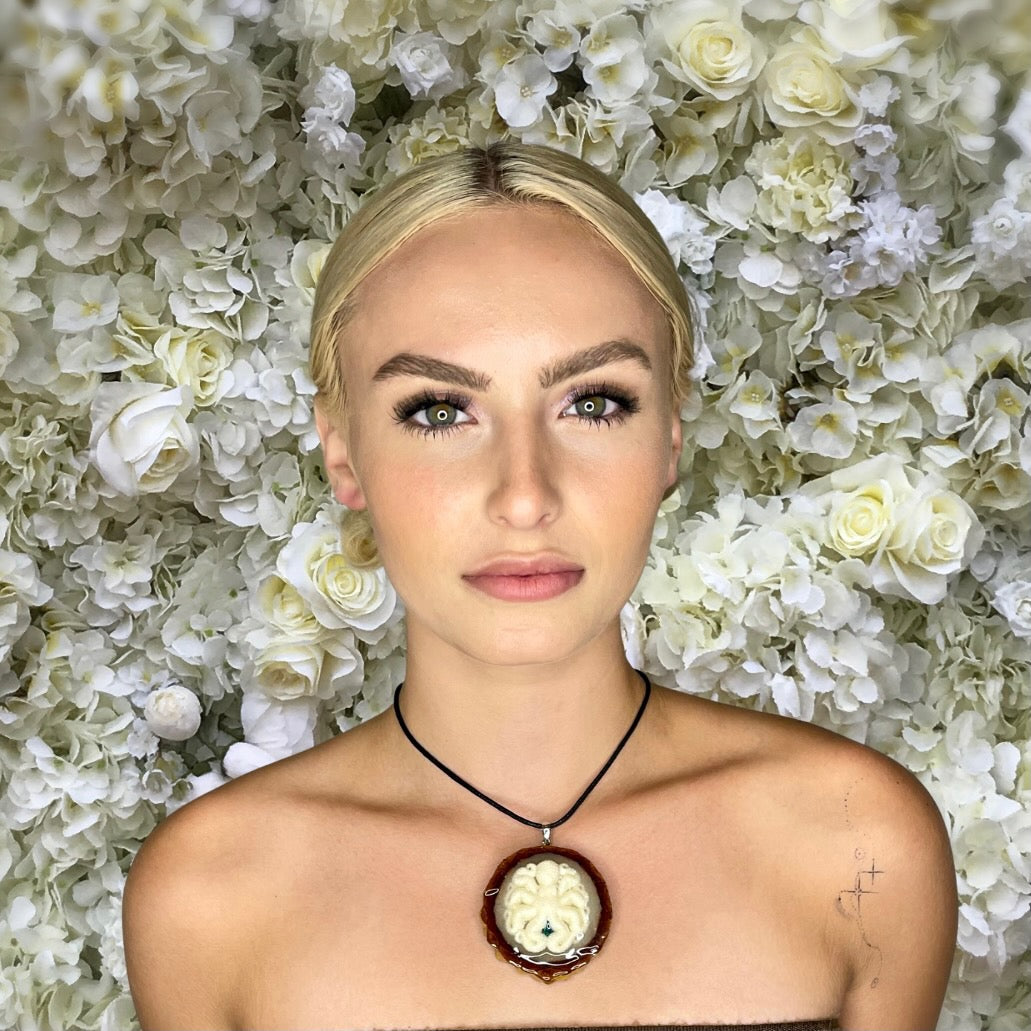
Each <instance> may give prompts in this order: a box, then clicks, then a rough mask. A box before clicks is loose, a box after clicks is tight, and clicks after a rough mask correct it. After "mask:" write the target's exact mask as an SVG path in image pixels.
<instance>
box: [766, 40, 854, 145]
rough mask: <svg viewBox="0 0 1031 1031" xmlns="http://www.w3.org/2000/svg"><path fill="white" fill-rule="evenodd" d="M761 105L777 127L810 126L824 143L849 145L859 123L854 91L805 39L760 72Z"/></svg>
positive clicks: (780, 52)
mask: <svg viewBox="0 0 1031 1031" xmlns="http://www.w3.org/2000/svg"><path fill="white" fill-rule="evenodd" d="M763 101H764V103H765V105H766V111H767V113H768V114H769V116H770V119H771V120H772V121H773V122H774V123H775V124H777V125H779V126H780V127H781V128H784V129H791V128H801V127H805V126H809V127H811V128H812V130H813V132H816V133H818V134H819V135H820V136H822V137H823V138H824V139H825V140H826V141H827V142H828V143H831V144H838V143H845V142H847V141H848V140H851V139H852V138H853V137H854V136H855V133H856V129H858V127H859V124H860V122H861V121H862V118H863V111H862V108H861V106H860V104H859V98H858V97H857V95H856V93H855V92H854V90H853V89H852V86H851V85H850V84H849V83H848V82H846V81H845V79H843V78H842V76H841V73H840V72H838V70H837V69H836V68H834V67H833V66H832V65H831V64H830V62H829V61H828V60H827V54H826V53H825V52H824V51H823V50H821V49H820V47H819V46H818V45H816V43H815V42H814V41H812V40H810V39H809V38H807V37H806V36H804V35H803V37H802V38H801V39H800V40H799V41H798V42H794V43H787V44H785V45H784V46H782V47H781V48H780V49H779V50H777V52H776V53H775V54H774V55H773V57H771V58H770V60H769V61H768V62H767V65H766V68H765V69H764V71H763Z"/></svg>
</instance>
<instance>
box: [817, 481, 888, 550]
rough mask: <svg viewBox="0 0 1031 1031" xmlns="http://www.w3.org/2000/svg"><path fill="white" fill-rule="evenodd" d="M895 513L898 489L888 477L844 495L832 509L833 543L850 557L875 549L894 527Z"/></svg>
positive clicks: (835, 547)
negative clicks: (894, 489)
mask: <svg viewBox="0 0 1031 1031" xmlns="http://www.w3.org/2000/svg"><path fill="white" fill-rule="evenodd" d="M894 512H895V492H894V491H893V490H892V486H891V484H890V483H889V482H888V481H887V480H876V481H874V482H873V483H870V484H867V485H866V486H865V487H859V488H857V489H856V490H854V491H852V492H851V493H848V494H841V495H840V496H839V497H838V498H837V500H836V501H835V502H834V504H833V508H832V509H831V515H830V535H829V539H830V543H831V546H832V547H833V548H834V550H835V551H837V552H838V554H839V555H844V556H846V557H849V558H851V557H854V556H859V555H866V554H868V553H869V552H871V551H876V550H877V548H878V547H880V545H881V543H882V542H883V541H884V540H885V538H886V535H887V533H888V532H889V531H890V530H891V528H892V525H893V519H894Z"/></svg>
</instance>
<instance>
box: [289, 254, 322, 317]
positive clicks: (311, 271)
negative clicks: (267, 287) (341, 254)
mask: <svg viewBox="0 0 1031 1031" xmlns="http://www.w3.org/2000/svg"><path fill="white" fill-rule="evenodd" d="M331 249H332V244H329V243H326V242H325V241H323V240H302V241H301V242H300V243H299V244H298V245H297V246H296V247H295V248H294V252H293V254H292V255H291V257H290V278H291V279H292V280H293V285H294V286H295V287H296V288H297V289H298V290H300V291H301V294H302V296H303V297H304V298H305V299H306V300H307V301H308V303H309V304H314V303H315V288H316V287H317V286H318V282H319V276H320V275H321V274H322V269H323V266H324V265H325V264H326V258H328V257H329V252H330V250H331Z"/></svg>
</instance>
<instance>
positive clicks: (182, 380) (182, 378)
mask: <svg viewBox="0 0 1031 1031" xmlns="http://www.w3.org/2000/svg"><path fill="white" fill-rule="evenodd" d="M154 354H155V355H156V356H157V357H158V358H159V359H160V360H161V363H162V365H164V367H165V369H166V370H167V372H168V374H169V376H170V377H171V379H172V381H173V382H174V383H176V384H177V385H178V386H188V387H189V388H190V389H191V390H192V391H193V400H194V403H195V404H196V405H197V407H198V408H210V407H211V405H213V404H214V403H215V402H216V401H218V400H220V399H221V398H222V397H224V396H225V394H226V392H227V391H228V390H229V388H230V387H231V386H232V383H233V374H232V373H231V372H230V371H229V366H230V364H231V363H232V361H233V346H232V344H231V343H230V341H229V340H228V338H226V337H224V336H223V335H222V334H221V333H219V332H217V331H215V330H213V329H178V328H176V329H170V330H166V331H165V332H164V333H162V334H161V336H160V338H159V339H158V340H157V341H156V342H155V344H154Z"/></svg>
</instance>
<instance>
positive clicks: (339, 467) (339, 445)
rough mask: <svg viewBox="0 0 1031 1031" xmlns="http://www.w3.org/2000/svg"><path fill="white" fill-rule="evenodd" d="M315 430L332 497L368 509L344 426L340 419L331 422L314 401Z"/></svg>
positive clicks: (352, 507)
mask: <svg viewBox="0 0 1031 1031" xmlns="http://www.w3.org/2000/svg"><path fill="white" fill-rule="evenodd" d="M315 428H316V429H317V430H318V432H319V440H320V441H321V442H322V460H323V462H324V463H325V466H326V475H327V476H328V477H329V483H330V486H331V487H332V489H333V496H334V497H335V498H336V499H337V501H339V502H340V504H341V505H346V506H347V507H348V508H350V509H354V510H358V509H362V508H365V507H367V502H366V500H365V495H364V493H363V492H362V487H361V484H360V483H359V482H358V476H357V474H356V473H355V471H354V467H353V465H352V464H351V455H350V445H349V444H348V434H347V427H346V425H345V421H344V419H343V418H340V419H330V418H329V417H328V416H327V415H326V413H325V412H324V411H323V409H322V406H321V404H320V403H319V399H318V398H316V399H315Z"/></svg>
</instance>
